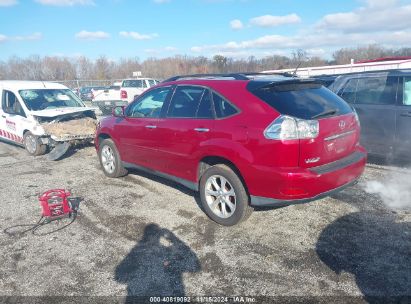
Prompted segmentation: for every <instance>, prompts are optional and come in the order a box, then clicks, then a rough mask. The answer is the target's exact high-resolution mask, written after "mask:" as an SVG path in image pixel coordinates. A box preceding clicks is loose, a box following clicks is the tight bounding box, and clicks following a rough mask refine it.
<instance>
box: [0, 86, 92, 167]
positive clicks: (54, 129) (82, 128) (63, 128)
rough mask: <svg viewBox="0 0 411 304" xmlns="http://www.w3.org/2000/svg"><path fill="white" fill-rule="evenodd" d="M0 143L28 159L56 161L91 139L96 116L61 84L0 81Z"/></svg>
mask: <svg viewBox="0 0 411 304" xmlns="http://www.w3.org/2000/svg"><path fill="white" fill-rule="evenodd" d="M0 96H1V97H2V99H1V105H0V139H1V140H4V141H9V142H12V143H15V144H18V145H21V146H24V147H25V148H26V150H27V152H28V153H29V154H30V155H33V156H37V155H42V154H45V153H46V151H47V150H48V149H49V150H51V152H50V153H49V159H51V160H57V159H59V158H60V157H61V156H63V155H64V154H65V153H66V151H67V150H68V149H69V148H70V147H71V146H72V145H74V144H77V143H80V142H84V141H89V142H91V141H92V140H93V139H94V135H95V131H96V125H97V120H96V115H95V112H94V109H93V108H89V107H86V106H85V105H84V103H83V102H82V101H81V99H80V98H79V97H78V96H77V95H76V94H74V93H73V92H72V91H71V90H70V89H69V88H67V87H66V86H64V85H62V84H58V83H52V82H43V81H0Z"/></svg>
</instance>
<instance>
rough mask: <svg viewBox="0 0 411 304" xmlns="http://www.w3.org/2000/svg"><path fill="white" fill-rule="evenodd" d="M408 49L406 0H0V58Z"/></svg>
mask: <svg viewBox="0 0 411 304" xmlns="http://www.w3.org/2000/svg"><path fill="white" fill-rule="evenodd" d="M371 43H378V44H382V45H385V46H388V47H405V46H408V47H411V1H401V0H344V1H332V0H311V1H307V0H305V1H304V0H134V1H131V0H130V1H128V0H0V60H5V59H8V58H9V57H11V56H13V55H17V56H20V57H26V56H30V55H34V54H35V55H40V56H46V55H47V56H69V57H72V56H80V55H84V56H88V57H90V58H97V57H98V56H100V55H106V56H107V57H108V58H110V59H113V60H116V59H119V58H121V57H138V58H140V59H142V60H144V59H146V58H148V57H167V56H173V55H176V54H181V55H189V56H199V55H202V56H206V57H212V56H213V55H215V54H221V55H225V56H229V57H236V58H238V57H245V58H246V57H248V56H256V57H264V56H268V55H274V54H279V55H289V54H290V53H291V52H292V51H293V50H296V49H299V48H302V49H305V50H306V51H308V53H309V54H310V55H318V56H320V57H325V58H329V57H330V55H331V54H332V51H333V50H335V49H338V48H342V47H351V46H360V45H366V44H371Z"/></svg>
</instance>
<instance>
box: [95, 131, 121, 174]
mask: <svg viewBox="0 0 411 304" xmlns="http://www.w3.org/2000/svg"><path fill="white" fill-rule="evenodd" d="M98 154H99V159H100V164H101V166H102V167H103V172H104V174H105V175H107V176H108V177H120V176H124V175H126V174H127V170H126V169H125V168H124V167H123V164H122V162H121V158H120V153H119V152H118V150H117V147H116V145H115V144H114V142H113V141H112V140H111V139H109V138H107V139H104V140H102V142H101V144H100V148H99V151H98Z"/></svg>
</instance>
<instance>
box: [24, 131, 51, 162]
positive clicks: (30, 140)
mask: <svg viewBox="0 0 411 304" xmlns="http://www.w3.org/2000/svg"><path fill="white" fill-rule="evenodd" d="M23 144H24V147H25V148H26V151H27V152H28V153H29V154H30V155H32V156H39V155H43V154H45V153H46V150H47V146H46V145H44V144H43V143H42V142H41V141H40V138H39V137H38V136H36V135H33V134H32V133H31V132H30V131H27V132H26V133H24V136H23Z"/></svg>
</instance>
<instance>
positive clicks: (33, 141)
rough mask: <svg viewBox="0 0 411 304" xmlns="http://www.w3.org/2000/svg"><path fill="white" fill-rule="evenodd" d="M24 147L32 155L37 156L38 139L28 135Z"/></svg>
mask: <svg viewBox="0 0 411 304" xmlns="http://www.w3.org/2000/svg"><path fill="white" fill-rule="evenodd" d="M24 146H25V147H26V150H27V151H28V152H29V153H30V154H33V155H34V154H35V153H36V149H37V138H36V137H34V135H33V134H31V133H30V134H27V135H26V136H25V138H24Z"/></svg>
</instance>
